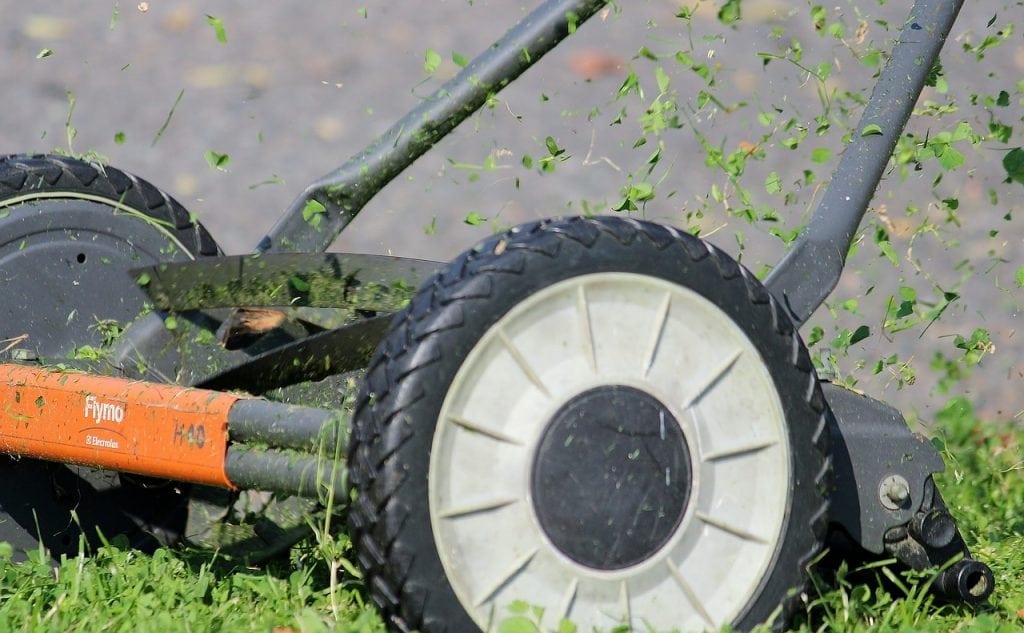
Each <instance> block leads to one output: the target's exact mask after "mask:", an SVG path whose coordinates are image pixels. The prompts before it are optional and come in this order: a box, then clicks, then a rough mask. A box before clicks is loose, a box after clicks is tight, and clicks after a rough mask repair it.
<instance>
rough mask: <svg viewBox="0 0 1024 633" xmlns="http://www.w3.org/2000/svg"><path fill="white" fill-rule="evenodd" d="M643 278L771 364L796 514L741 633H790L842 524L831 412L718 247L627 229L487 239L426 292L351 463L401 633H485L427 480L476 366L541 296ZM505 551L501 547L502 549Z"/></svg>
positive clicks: (359, 429) (368, 388) (797, 351)
mask: <svg viewBox="0 0 1024 633" xmlns="http://www.w3.org/2000/svg"><path fill="white" fill-rule="evenodd" d="M599 272H629V273H638V274H643V275H651V276H654V277H659V278H662V279H665V280H668V281H671V282H673V283H677V284H680V285H682V286H684V287H687V288H690V289H692V290H694V291H696V292H697V293H699V294H700V295H702V296H703V297H705V298H706V299H709V300H710V301H711V302H713V303H714V304H716V305H717V306H718V307H719V308H720V309H721V310H723V311H724V312H725V313H727V314H728V315H729V316H730V317H731V318H732V320H733V321H734V322H735V323H736V324H737V325H738V326H739V327H740V329H742V330H743V331H744V332H745V334H746V335H747V337H748V338H749V339H750V340H751V341H752V342H753V344H754V345H755V347H757V348H758V350H759V351H760V352H761V356H762V360H763V362H764V363H765V365H766V366H767V368H768V371H769V373H770V375H771V377H772V380H773V381H774V384H775V387H776V389H777V391H778V394H779V397H780V399H781V402H782V407H783V410H784V411H785V412H786V426H787V429H786V432H787V433H788V440H789V443H790V447H791V449H790V455H791V473H792V475H791V484H792V496H791V499H792V503H791V507H789V508H788V509H787V512H788V516H787V518H786V520H785V522H784V527H783V533H782V535H781V538H780V540H779V543H780V545H779V547H778V549H777V551H776V553H775V559H774V561H773V563H772V564H771V565H770V567H769V570H768V572H767V573H766V577H765V578H764V579H763V580H762V582H761V585H760V587H759V588H758V590H757V592H756V594H755V595H753V596H751V598H750V600H749V601H748V603H747V605H746V607H745V608H744V609H743V611H742V612H741V615H740V616H739V617H737V618H736V620H735V622H733V623H732V624H733V626H734V627H735V628H737V629H740V630H747V629H750V628H752V627H754V626H756V625H758V624H760V623H762V622H766V621H769V620H771V621H772V622H773V627H774V628H775V629H776V630H781V629H783V628H784V626H785V624H786V623H787V622H788V621H789V619H790V617H791V615H792V614H793V611H794V609H796V608H797V607H798V605H799V602H800V593H801V591H802V590H803V589H804V588H805V585H806V583H807V573H808V572H807V565H808V563H809V562H810V561H811V559H812V558H813V557H814V556H815V555H816V554H817V553H818V552H819V550H820V548H821V547H822V543H823V541H824V538H825V534H826V527H827V521H828V490H829V486H830V482H831V460H830V453H829V435H828V430H827V425H826V422H825V420H826V409H827V404H826V402H825V400H824V398H823V396H822V393H821V389H820V387H819V385H818V381H817V377H816V375H815V373H814V370H813V367H812V364H811V361H810V358H809V356H808V354H807V351H806V349H805V347H804V344H803V342H802V341H801V339H800V336H799V334H798V333H797V331H796V330H795V329H794V328H793V326H792V324H791V322H790V320H789V318H788V316H787V315H786V314H785V312H784V310H783V309H782V308H781V307H780V306H779V305H778V304H777V303H776V302H775V300H774V299H773V298H772V297H771V296H770V295H769V293H768V292H767V291H766V290H765V288H764V287H763V286H762V285H761V284H760V283H759V282H758V281H757V279H756V278H755V277H754V276H753V275H752V274H751V273H750V272H749V271H747V270H746V269H744V268H743V267H742V266H740V265H739V264H737V263H736V262H735V261H734V260H733V259H731V258H730V257H729V256H727V255H725V254H724V253H722V252H721V251H719V250H717V249H716V248H714V247H713V246H711V245H709V244H707V243H705V242H703V241H701V240H699V239H697V238H695V237H693V236H690V235H687V234H685V233H682V232H679V231H677V230H675V229H672V228H670V227H665V226H661V225H657V224H652V223H647V222H641V221H636V220H632V219H624V218H620V217H599V218H589V219H584V218H571V219H564V220H548V221H542V222H535V223H531V224H526V225H523V226H519V227H516V228H513V229H512V230H510V231H508V232H506V233H504V234H501V235H496V236H494V237H491V238H489V239H486V240H484V241H482V242H481V243H479V244H478V245H476V246H475V247H474V248H472V249H471V250H469V251H467V252H465V253H463V254H462V255H460V256H459V257H458V258H456V259H455V260H454V261H452V262H451V263H450V264H449V265H448V266H447V267H446V268H445V269H444V270H442V271H440V272H439V273H438V274H437V275H436V276H435V277H434V278H433V279H432V280H431V281H429V282H427V283H426V284H424V286H423V287H421V288H420V289H419V291H418V292H417V294H416V296H415V298H414V299H413V300H412V302H411V303H410V305H409V306H408V308H407V309H406V310H404V311H403V312H401V313H399V314H398V315H397V316H396V318H395V320H394V322H393V324H392V327H391V330H390V332H389V334H388V335H387V337H386V338H385V340H384V341H383V342H382V344H381V346H380V347H379V348H378V350H377V353H376V354H375V356H374V358H373V360H372V361H371V363H370V367H369V369H368V371H367V376H366V379H365V383H364V385H363V388H362V390H361V392H360V394H359V397H358V400H357V403H356V411H355V416H354V421H353V427H352V437H351V443H350V450H349V468H350V480H351V483H352V485H353V487H354V488H355V490H356V491H357V496H356V499H355V501H354V503H353V506H352V507H351V509H350V513H349V525H350V533H351V537H352V540H353V543H354V546H355V548H356V550H357V553H358V560H359V563H360V564H361V565H362V567H363V569H364V570H365V574H366V584H367V587H368V589H369V592H370V593H371V595H372V597H373V600H374V601H375V602H376V603H377V605H378V606H379V607H380V609H381V611H382V613H383V615H384V618H385V620H386V621H387V622H388V624H389V626H390V627H391V628H392V629H393V630H397V631H412V630H420V631H424V632H431V633H440V632H444V631H450V632H462V631H470V630H476V626H475V625H474V624H473V622H472V620H471V619H470V617H469V616H468V615H467V614H466V612H465V611H464V610H463V608H462V607H461V606H460V604H459V602H458V599H457V598H456V595H455V593H454V591H453V589H452V588H451V586H450V584H449V583H448V582H447V580H446V578H445V573H444V570H443V567H442V564H441V561H440V558H439V556H438V553H437V551H436V546H435V543H434V538H433V533H432V529H431V523H430V516H429V508H428V491H427V486H428V482H427V473H428V464H429V458H430V450H431V442H432V439H433V434H434V426H435V424H436V422H437V416H438V412H439V410H440V408H441V405H442V402H443V400H444V398H445V396H446V393H447V390H448V388H449V385H450V384H451V381H452V378H453V377H454V375H455V373H456V371H457V370H458V369H459V367H460V365H461V364H462V362H463V360H464V359H465V357H466V355H467V354H468V353H469V352H470V350H471V349H472V348H473V346H474V345H475V343H476V342H477V340H478V339H479V338H480V337H481V336H482V335H483V333H484V332H486V331H487V329H488V328H489V327H490V326H491V325H493V324H494V323H495V322H496V321H497V320H498V319H500V318H501V317H502V316H503V315H504V314H505V313H507V312H508V310H510V309H511V308H512V307H514V306H515V305H517V304H518V303H519V302H521V301H522V300H523V299H524V298H526V297H528V296H529V295H530V294H531V293H533V292H536V291H537V290H539V289H541V288H543V287H546V286H548V285H550V284H553V283H556V282H559V281H561V280H565V279H568V278H571V277H574V276H577V275H582V274H591V273H599ZM499 546H500V544H499Z"/></svg>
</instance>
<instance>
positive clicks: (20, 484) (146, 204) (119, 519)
mask: <svg viewBox="0 0 1024 633" xmlns="http://www.w3.org/2000/svg"><path fill="white" fill-rule="evenodd" d="M33 205H38V209H39V211H37V212H38V213H48V214H55V215H59V214H60V213H61V212H62V211H61V210H62V209H65V208H67V209H72V208H76V207H80V208H84V209H86V210H85V211H83V213H85V214H87V215H95V214H96V212H97V211H99V212H100V216H98V217H102V216H103V213H105V211H106V209H104V207H109V209H110V211H111V213H115V212H117V210H118V209H119V210H120V212H124V211H125V210H130V211H131V212H132V213H133V214H134V215H135V216H137V217H141V218H147V219H149V220H140V221H138V223H137V224H138V227H139V230H142V231H146V230H150V231H152V230H155V229H153V228H151V226H148V225H149V223H150V221H151V220H155V221H156V222H157V223H159V225H160V226H161V227H162V229H161V230H162V231H164V233H162V234H161V235H162V236H169V237H171V238H173V240H174V242H175V243H176V246H175V248H177V247H178V246H180V247H183V248H184V249H185V250H187V251H188V253H189V254H190V255H191V256H206V255H216V254H218V253H219V252H220V250H219V248H218V247H217V244H216V242H215V241H214V240H213V238H212V237H211V236H210V234H209V233H207V232H206V230H205V229H204V228H203V227H202V226H201V225H200V224H199V223H198V222H197V221H196V220H195V219H194V218H193V217H192V216H191V215H190V214H189V212H188V211H186V210H185V208H184V207H182V205H181V204H179V203H178V202H177V201H176V200H174V199H173V198H172V197H171V196H169V195H168V194H166V193H164V192H162V191H160V190H159V189H157V188H156V187H154V186H153V185H151V184H149V183H148V182H146V181H144V180H142V179H139V178H136V177H135V176H132V175H131V174H128V173H125V172H123V171H121V170H118V169H115V168H113V167H109V166H99V165H96V164H93V163H89V162H86V161H83V160H78V159H74V158H69V157H64V156H50V155H10V156H2V157H0V212H2V213H3V215H2V216H0V217H2V218H5V219H4V220H3V221H5V222H8V223H9V227H10V229H11V230H13V231H17V230H20V225H19V224H18V223H19V221H20V220H19V219H18V218H29V219H31V218H32V217H33V213H32V206H33ZM60 205H63V206H60ZM44 209H45V211H44ZM76 212H77V211H76ZM103 222H105V220H103V221H100V222H99V223H97V226H99V227H101V228H100V229H97V230H106V229H104V228H102V227H105V226H107V225H106V224H103ZM115 224H117V225H118V226H121V224H118V223H115V222H110V223H109V225H110V226H113V225H115ZM57 225H58V226H56V227H55V229H56V230H59V228H60V226H59V222H57ZM25 230H26V231H28V232H31V231H32V230H34V229H30V228H26V229H25ZM4 237H5V238H8V239H6V241H4V240H0V244H5V243H7V242H10V238H11V235H5V236H4ZM114 237H115V238H117V239H123V240H126V241H128V242H129V243H130V242H131V239H132V236H131V235H121V236H114ZM136 239H140V238H139V237H136ZM160 239H163V237H161V238H160ZM132 248H134V246H132ZM177 256H178V257H179V258H180V257H182V254H180V253H179V254H178V255H177ZM79 257H80V258H81V259H79V261H83V260H84V256H81V255H80V256H79ZM22 272H23V271H22ZM117 272H120V271H112V273H117ZM39 274H41V275H45V274H46V273H44V272H41V271H40V273H39ZM99 283H102V280H101V281H100V282H99ZM124 283H128V284H130V283H131V280H130V278H127V277H126V282H124ZM122 285H123V283H122ZM109 294H110V293H108V296H107V300H108V301H111V302H115V303H118V305H119V306H120V307H123V308H124V309H125V310H127V309H128V308H133V307H134V308H135V309H136V310H138V309H141V307H142V300H141V297H135V298H132V299H127V298H124V297H117V296H109ZM113 294H116V293H113ZM23 300H29V299H28V298H20V299H18V300H17V301H18V302H17V303H16V304H15V305H8V308H9V310H8V312H10V313H11V314H9V315H8V317H7V319H6V321H8V322H7V323H6V324H5V325H4V327H2V328H0V334H3V335H2V336H0V338H6V337H8V336H12V335H17V334H20V333H21V332H22V331H23V330H21V329H19V328H22V327H25V326H23V325H22V324H20V323H18V321H19V320H20V319H18V318H17V316H16V315H17V311H19V310H21V311H24V310H27V308H26V306H25V305H24V304H23V303H22V301H23ZM60 301H63V297H61V298H60ZM136 301H137V302H138V304H137V305H136V304H135V303H133V302H136ZM71 302H72V303H73V300H71ZM125 306H126V307H125ZM74 307H75V306H73V305H69V306H68V307H67V309H68V310H72V309H74ZM134 314H138V312H137V311H135V312H133V315H134ZM29 327H30V326H29ZM5 330H6V332H4V331H5ZM15 330H17V331H15ZM61 340H63V339H61ZM90 342H91V341H90ZM63 344H64V343H62V342H58V343H54V346H55V347H59V346H62V345H63ZM63 351H64V352H65V353H66V352H70V351H72V350H71V349H67V350H63ZM58 357H59V356H58ZM0 478H2V479H3V480H4V482H5V483H4V488H3V490H2V491H0V540H7V541H11V542H12V545H14V546H15V549H16V550H20V549H23V548H25V546H29V547H31V545H32V543H33V542H35V540H36V539H37V538H40V537H41V538H42V541H43V544H44V545H45V546H46V547H47V548H48V549H49V550H50V552H51V554H52V555H53V556H54V557H59V556H60V555H61V554H68V555H75V554H77V553H78V551H79V535H80V534H82V533H84V534H85V535H86V538H87V540H88V541H89V542H90V543H91V544H93V545H98V544H99V543H100V541H99V540H98V538H97V534H96V533H97V530H100V531H102V533H103V534H104V535H105V537H106V538H113V537H115V536H117V535H118V534H121V535H124V536H126V537H127V538H128V542H129V543H130V544H131V545H133V546H135V547H139V548H141V549H151V548H152V547H154V546H156V545H159V544H162V543H167V542H171V541H174V540H176V539H177V538H178V537H179V536H180V533H181V531H182V529H183V528H184V524H185V516H186V512H187V506H188V495H187V487H180V486H179V487H175V486H171V485H167V484H156V483H155V482H146V483H144V484H143V483H142V481H143V480H141V479H138V480H136V479H130V480H129V479H127V478H124V477H121V476H119V475H116V474H113V473H110V472H106V471H96V470H90V469H85V468H78V467H65V466H62V465H59V464H50V463H45V462H38V461H34V460H25V459H21V460H12V459H8V458H0ZM70 510H74V511H75V512H76V514H77V519H76V520H72V518H71V517H70V516H69V511H70ZM19 526H20V527H19ZM16 555H17V554H16Z"/></svg>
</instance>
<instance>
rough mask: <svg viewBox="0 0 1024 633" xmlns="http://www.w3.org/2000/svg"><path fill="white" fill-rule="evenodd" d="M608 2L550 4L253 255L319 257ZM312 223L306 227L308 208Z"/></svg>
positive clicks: (327, 186)
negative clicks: (398, 180)
mask: <svg viewBox="0 0 1024 633" xmlns="http://www.w3.org/2000/svg"><path fill="white" fill-rule="evenodd" d="M607 2H608V0H549V1H548V2H545V3H544V4H542V5H541V6H540V7H538V8H537V9H535V10H534V11H533V12H531V13H530V14H529V15H527V16H526V17H525V18H523V20H522V21H520V22H519V23H518V24H517V25H515V26H514V27H512V29H511V30H509V31H508V33H506V34H505V36H504V37H502V38H501V39H500V40H498V42H496V43H495V44H494V45H493V46H491V47H490V48H488V49H487V50H486V51H484V52H483V53H481V54H480V55H479V56H478V57H477V58H476V59H474V60H473V61H472V62H470V63H469V64H468V65H467V66H466V67H465V68H464V69H462V71H461V72H459V74H458V75H456V76H455V77H453V78H452V79H450V80H449V81H448V82H446V83H445V84H444V85H443V86H441V88H439V89H438V90H437V91H436V92H435V93H434V94H433V95H432V96H431V97H429V98H428V99H426V100H424V101H423V102H422V103H421V104H420V105H419V106H417V107H416V108H414V109H413V110H412V111H410V112H409V113H408V114H406V115H405V116H404V117H402V118H401V119H400V120H399V121H398V122H397V123H395V124H394V125H392V126H391V127H390V128H388V130H387V131H386V132H384V133H383V134H382V135H380V136H379V137H378V138H377V139H376V140H375V141H373V143H371V144H370V145H369V146H368V147H366V148H365V149H364V150H363V151H361V152H359V153H358V154H356V155H355V156H353V157H352V158H350V159H349V160H348V162H346V163H345V164H344V165H342V166H341V167H339V168H338V169H336V170H335V171H333V172H331V173H329V174H327V175H326V176H324V177H323V178H321V179H319V180H317V181H316V182H314V183H312V184H311V185H309V186H308V187H306V189H305V191H303V192H302V195H300V196H299V197H298V198H296V200H295V201H294V202H293V203H292V204H291V206H290V207H289V208H288V210H287V211H285V213H284V215H283V216H282V217H281V219H280V220H278V222H277V224H275V225H274V227H273V228H272V229H271V230H270V233H268V234H267V236H266V237H264V238H263V239H262V240H261V241H260V243H259V245H258V246H257V247H256V249H257V250H258V251H260V252H268V251H291V252H306V251H314V252H322V251H324V250H326V249H327V247H328V246H330V245H331V243H332V242H334V240H335V239H337V237H338V235H340V234H341V231H342V230H343V229H344V228H345V226H347V225H348V223H349V222H351V221H352V219H353V218H355V217H356V215H357V214H358V213H359V211H360V210H362V208H363V207H364V206H366V203H367V202H369V201H370V199H371V198H373V196H375V195H376V194H377V192H379V191H380V190H381V189H383V188H384V187H385V185H387V184H388V183H389V182H391V181H392V180H393V179H394V178H395V177H396V176H398V174H400V173H401V172H402V171H403V170H404V169H405V168H406V167H408V166H409V165H411V164H412V163H413V162H414V161H415V160H416V159H417V158H419V157H420V156H422V155H423V154H424V153H425V152H426V151H427V150H429V149H430V148H431V147H433V146H434V144H435V143H437V142H438V141H439V140H441V139H442V138H444V136H445V135H446V134H448V133H449V132H451V131H452V130H453V129H454V128H455V127H456V126H457V125H458V124H459V123H461V122H462V121H463V120H465V119H466V117H468V116H469V115H471V114H473V113H474V112H476V111H477V109H479V108H480V106H482V105H483V104H484V103H485V102H486V101H487V99H488V98H489V97H490V96H492V95H494V94H495V93H497V92H499V91H500V90H501V89H502V88H504V87H505V86H507V85H508V84H510V83H512V81H514V80H515V79H516V78H517V77H518V76H519V75H521V74H522V73H523V72H524V71H525V70H526V69H527V68H529V67H530V66H532V65H533V64H534V63H536V62H537V60H539V59H540V58H541V57H543V56H544V54H545V53H547V52H548V51H550V50H551V49H552V48H554V47H555V46H556V45H557V44H558V43H559V42H561V41H562V40H563V39H565V38H566V36H568V35H569V34H570V33H572V32H573V31H574V30H575V27H576V26H577V25H579V24H582V23H583V22H584V21H585V20H587V19H588V18H590V17H591V16H592V15H594V14H595V13H597V11H598V10H599V9H600V8H601V7H603V6H604V5H605V4H606V3H607ZM311 203H319V205H323V208H322V209H321V208H320V207H319V206H315V208H316V210H317V211H318V212H319V213H316V214H315V216H313V217H317V218H318V221H317V222H316V223H315V224H314V223H311V222H309V221H308V218H309V217H310V212H309V211H307V208H308V207H307V205H309V204H311Z"/></svg>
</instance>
